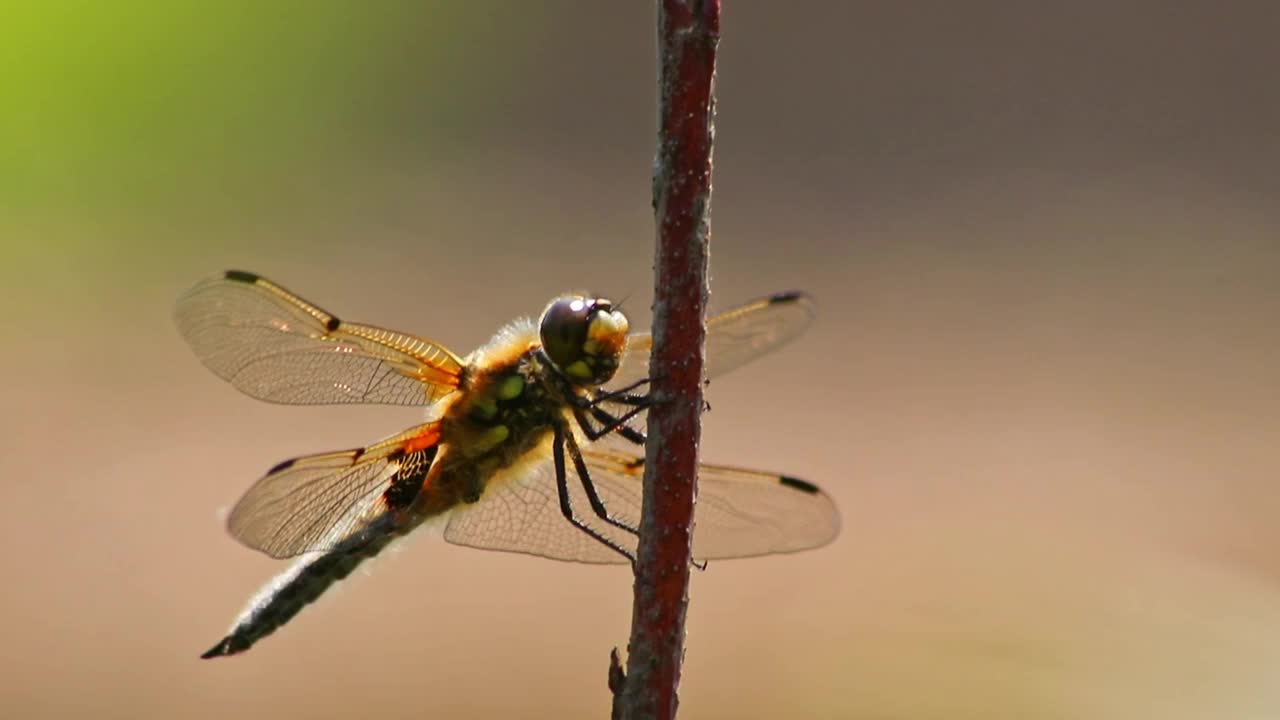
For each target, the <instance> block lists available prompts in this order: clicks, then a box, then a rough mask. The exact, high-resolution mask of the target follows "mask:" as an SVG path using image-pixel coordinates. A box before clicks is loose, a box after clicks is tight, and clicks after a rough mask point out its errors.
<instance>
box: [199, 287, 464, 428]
mask: <svg viewBox="0 0 1280 720" xmlns="http://www.w3.org/2000/svg"><path fill="white" fill-rule="evenodd" d="M175 319H176V321H177V325H178V330H179V331H180V332H181V333H182V336H183V338H185V339H186V341H187V343H188V344H190V345H191V347H192V349H193V350H195V353H196V356H197V357H199V358H200V361H201V362H203V363H204V364H205V366H206V367H208V368H209V369H210V370H212V371H213V372H214V373H215V374H217V375H218V376H219V377H221V378H222V379H224V380H226V381H228V382H230V383H231V384H232V385H234V386H235V387H236V388H237V389H239V390H240V391H242V392H244V393H246V394H248V395H251V396H253V397H255V398H258V399H260V400H266V401H269V402H276V403H285V404H291V405H324V404H337V403H373V404H384V405H427V404H430V403H432V402H434V401H435V400H437V399H439V398H441V397H443V396H444V395H446V394H448V393H449V392H451V391H452V390H453V389H454V388H456V387H457V385H458V378H459V375H460V373H461V372H462V361H461V360H460V359H459V358H458V357H457V356H455V355H454V354H453V353H451V352H449V351H448V350H446V349H445V348H443V347H441V346H439V345H437V344H435V343H432V342H430V341H428V340H424V339H422V338H419V337H414V336H412V335H406V334H402V333H398V332H395V331H392V330H384V329H382V328H378V327H374V326H372V325H361V324H358V323H348V322H342V321H341V320H338V318H336V317H334V316H333V315H331V314H329V313H328V312H326V311H324V310H322V309H320V308H319V307H317V306H315V305H312V304H311V303H309V302H307V301H306V300H303V299H302V298H300V297H298V296H297V295H294V294H293V293H291V292H289V291H288V290H286V289H284V288H282V287H280V286H279V285H276V284H275V283H272V282H271V281H269V280H266V279H264V278H261V277H258V276H257V275H253V274H251V273H245V272H240V271H237V270H231V271H228V272H226V273H223V274H222V275H220V276H218V277H216V278H210V279H208V280H205V281H204V282H201V283H200V284H198V285H196V286H195V287H194V288H192V289H191V290H190V291H188V292H187V293H186V294H184V295H183V296H182V297H181V298H180V299H179V300H178V306H177V310H176V312H175Z"/></svg>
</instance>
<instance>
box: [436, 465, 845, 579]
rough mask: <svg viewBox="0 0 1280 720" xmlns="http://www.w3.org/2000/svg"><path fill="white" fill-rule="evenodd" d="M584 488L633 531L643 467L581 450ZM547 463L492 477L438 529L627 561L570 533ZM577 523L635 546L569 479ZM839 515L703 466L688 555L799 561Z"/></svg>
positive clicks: (833, 530) (782, 486)
mask: <svg viewBox="0 0 1280 720" xmlns="http://www.w3.org/2000/svg"><path fill="white" fill-rule="evenodd" d="M583 457H584V459H585V460H586V463H587V467H588V470H589V472H590V473H591V480H592V482H593V483H594V485H595V487H596V490H597V492H599V494H600V496H601V499H602V500H603V501H604V504H605V506H606V507H607V508H608V509H609V512H610V514H611V515H612V516H613V517H614V518H616V519H618V520H622V521H623V522H626V523H629V524H631V525H637V524H638V523H639V522H640V499H641V491H640V485H641V479H642V476H643V475H644V459H643V458H640V457H636V456H635V455H631V454H627V453H623V452H618V451H613V450H599V449H595V448H593V449H584V450H583ZM553 473H554V470H553V469H552V466H551V463H550V461H547V462H543V463H539V464H537V465H535V466H530V467H527V468H525V469H523V470H517V471H515V472H512V473H508V474H506V475H505V476H499V477H495V480H494V482H492V483H491V484H490V486H489V488H487V489H486V491H485V494H484V496H483V497H482V498H481V499H480V502H478V503H476V504H474V505H469V506H465V507H462V508H459V509H458V510H456V511H455V512H454V514H453V516H452V517H451V518H450V520H449V523H448V525H447V526H446V528H445V539H446V540H448V541H449V542H451V543H454V544H456V545H466V546H470V547H476V548H482V549H487V550H505V551H509V552H520V553H527V554H532V555H541V556H543V557H548V558H552V559H555V560H571V561H576V562H585V563H621V562H625V559H624V558H622V557H621V556H620V555H619V554H618V553H616V552H614V551H612V550H610V549H609V548H607V547H605V546H604V545H602V544H601V543H599V542H597V541H595V540H593V539H592V538H590V537H588V536H587V535H586V533H583V532H582V531H580V530H578V529H577V528H575V527H573V526H572V525H570V524H569V522H568V521H567V520H566V519H565V518H564V516H563V515H562V514H561V511H560V504H559V496H558V495H557V492H556V485H555V477H554V474H553ZM569 486H570V488H571V490H572V492H571V496H572V504H573V508H574V511H575V514H576V515H577V516H578V517H579V518H581V519H583V520H585V521H586V522H588V523H589V524H591V525H592V527H593V528H594V529H596V530H598V531H599V532H601V533H602V534H605V535H606V536H608V537H610V538H612V539H613V540H615V541H617V542H619V543H620V544H622V545H623V546H624V547H633V548H634V547H635V538H634V537H633V536H629V535H628V534H627V533H625V532H623V531H620V530H618V529H616V528H614V527H612V526H610V525H607V524H606V523H604V522H602V521H600V520H598V519H597V518H596V517H595V516H594V515H592V513H591V509H590V506H589V505H588V504H587V500H586V497H585V495H584V493H583V492H582V488H581V483H580V482H579V481H578V479H577V478H576V477H571V478H570V480H569ZM839 530H840V514H839V512H838V511H837V510H836V507H835V504H834V503H833V502H832V501H831V498H830V496H828V495H827V494H826V493H824V492H822V491H821V490H820V489H818V488H817V487H815V486H813V485H811V484H809V483H806V482H804V481H802V480H796V479H795V478H790V477H786V476H782V475H774V474H770V473H764V472H757V471H754V470H740V469H737V468H729V467H722V466H717V465H703V466H701V468H700V469H699V474H698V503H697V506H696V511H695V530H694V539H693V554H694V558H695V559H698V560H706V559H724V558H739V557H751V556H756V555H768V554H772V553H787V552H797V551H800V550H808V549H811V548H816V547H820V546H822V545H825V544H827V543H829V542H831V540H832V539H834V538H835V536H836V534H837V533H838V532H839Z"/></svg>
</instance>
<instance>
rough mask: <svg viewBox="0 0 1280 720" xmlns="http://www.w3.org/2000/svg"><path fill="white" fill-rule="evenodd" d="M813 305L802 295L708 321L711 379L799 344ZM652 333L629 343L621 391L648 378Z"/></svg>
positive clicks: (756, 303)
mask: <svg viewBox="0 0 1280 720" xmlns="http://www.w3.org/2000/svg"><path fill="white" fill-rule="evenodd" d="M814 315H815V310H814V306H813V300H812V299H810V298H809V296H808V295H805V294H804V293H802V292H794V291H793V292H785V293H777V294H775V295H770V296H768V297H764V298H760V299H758V300H753V301H751V302H749V303H746V304H744V305H740V306H738V307H736V308H733V309H732V310H727V311H725V312H723V313H720V314H718V315H714V316H712V317H710V318H708V319H707V367H706V371H707V377H708V378H712V377H716V376H717V375H723V374H724V373H727V372H729V371H730V370H733V369H735V368H738V367H740V366H742V365H746V364H747V363H749V362H751V361H752V360H755V359H756V358H758V357H761V356H762V355H766V354H768V353H770V352H773V351H774V350H777V349H778V348H780V347H782V346H783V345H785V344H787V343H789V342H791V341H792V340H794V339H796V337H798V336H799V335H800V334H801V333H803V332H804V331H805V329H806V328H808V327H809V324H810V323H811V322H813V318H814ZM652 349H653V336H652V335H651V334H650V333H647V332H644V333H636V334H633V335H631V336H630V337H628V338H627V350H626V353H625V354H624V355H623V360H622V364H621V366H620V367H619V368H618V373H617V375H615V376H614V379H613V381H612V382H611V383H610V385H612V386H615V387H616V386H622V385H627V384H629V383H632V382H634V381H636V380H639V379H641V378H643V377H646V376H647V375H648V374H649V353H650V351H652Z"/></svg>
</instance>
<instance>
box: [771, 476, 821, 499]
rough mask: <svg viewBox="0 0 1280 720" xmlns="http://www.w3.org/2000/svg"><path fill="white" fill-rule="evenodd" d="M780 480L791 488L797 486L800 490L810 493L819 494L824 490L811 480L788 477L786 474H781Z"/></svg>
mask: <svg viewBox="0 0 1280 720" xmlns="http://www.w3.org/2000/svg"><path fill="white" fill-rule="evenodd" d="M778 482H780V483H782V484H783V485H786V486H787V487H789V488H795V489H796V490H799V491H800V492H803V493H808V494H810V495H817V494H818V493H820V492H822V491H821V490H819V489H818V486H817V485H814V484H813V483H811V482H806V481H804V480H801V479H799V478H793V477H788V476H786V475H781V476H779V477H778Z"/></svg>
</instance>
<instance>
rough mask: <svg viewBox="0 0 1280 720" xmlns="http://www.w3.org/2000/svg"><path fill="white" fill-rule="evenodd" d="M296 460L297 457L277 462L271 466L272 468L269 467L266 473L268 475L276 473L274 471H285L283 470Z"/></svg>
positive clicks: (291, 465)
mask: <svg viewBox="0 0 1280 720" xmlns="http://www.w3.org/2000/svg"><path fill="white" fill-rule="evenodd" d="M296 462H298V458H289V459H288V460H285V461H284V462H281V463H277V464H276V466H275V467H273V468H271V469H270V470H268V471H267V474H268V475H275V474H276V473H278V472H283V471H285V470H288V469H289V468H291V467H293V464H294V463H296Z"/></svg>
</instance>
